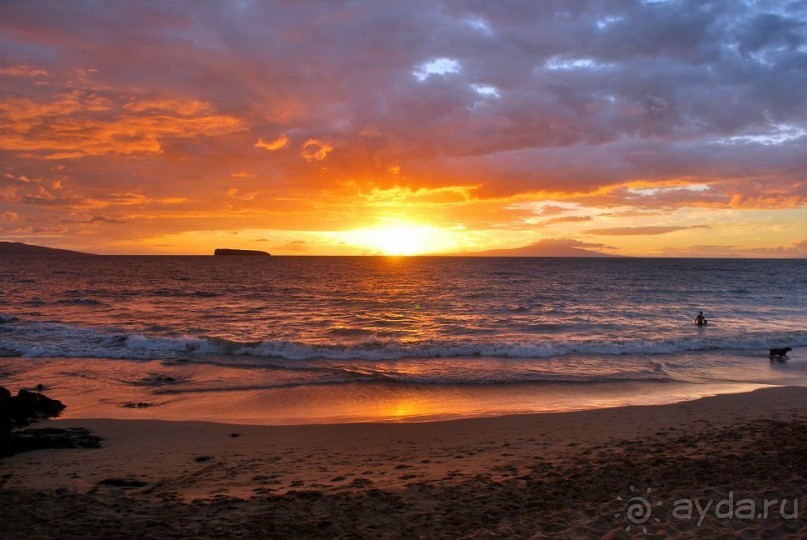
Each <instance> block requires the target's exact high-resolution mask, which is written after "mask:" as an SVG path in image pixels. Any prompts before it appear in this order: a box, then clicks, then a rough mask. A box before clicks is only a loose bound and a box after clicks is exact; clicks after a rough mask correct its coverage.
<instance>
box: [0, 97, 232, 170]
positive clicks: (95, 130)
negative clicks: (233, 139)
mask: <svg viewBox="0 0 807 540" xmlns="http://www.w3.org/2000/svg"><path fill="white" fill-rule="evenodd" d="M191 114H192V115H194V116H188V115H191ZM0 126H2V128H3V129H2V131H0V146H1V147H3V148H4V149H6V150H17V151H29V152H36V153H37V155H40V156H41V157H44V158H49V159H74V158H79V157H84V156H98V155H105V154H134V153H160V152H161V151H162V146H161V142H160V141H161V140H162V139H164V138H168V137H178V138H192V137H198V136H201V135H206V136H216V135H223V134H228V133H233V132H236V131H240V130H242V129H244V125H243V123H242V122H241V120H239V119H237V118H234V117H230V116H224V115H217V114H213V113H212V110H211V108H210V106H209V105H205V104H200V103H199V102H194V101H191V102H178V101H160V102H154V101H143V102H139V101H134V102H132V101H130V102H129V103H127V104H125V105H124V106H123V107H121V108H118V107H117V106H116V104H115V103H114V101H113V100H111V99H109V98H106V97H102V96H99V95H97V94H95V93H92V92H86V91H78V90H76V91H72V92H69V93H67V94H63V95H61V96H60V97H59V98H57V99H55V100H53V101H49V102H39V101H35V100H33V99H30V98H25V97H7V98H5V99H3V100H0Z"/></svg>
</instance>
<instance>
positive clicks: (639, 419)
mask: <svg viewBox="0 0 807 540" xmlns="http://www.w3.org/2000/svg"><path fill="white" fill-rule="evenodd" d="M806 410H807V388H803V387H780V388H768V389H762V390H757V391H754V392H750V393H745V394H726V395H720V396H715V397H709V398H701V399H697V400H695V401H689V402H682V403H676V404H671V405H650V406H628V407H618V408H603V409H596V410H588V411H578V412H564V413H542V414H526V415H509V416H500V417H492V418H468V419H460V420H448V421H439V422H419V423H355V424H324V425H296V426H254V425H252V426H250V425H234V424H217V423H207V422H194V421H182V422H171V421H157V420H109V419H107V420H98V419H95V420H92V419H69V420H53V421H48V422H44V423H42V424H41V426H47V425H52V426H59V427H67V426H82V427H86V428H89V429H91V430H92V431H93V432H94V433H95V434H96V435H99V436H101V437H103V438H104V439H105V441H104V442H103V445H102V448H100V449H76V450H44V451H37V452H31V453H27V454H19V455H16V456H13V457H11V458H6V459H4V460H1V461H0V478H3V480H2V484H1V485H0V504H5V505H6V507H7V508H9V519H8V522H7V525H6V527H8V530H7V534H8V536H9V537H15V535H19V534H22V532H23V531H29V530H40V531H45V532H43V533H42V537H45V538H48V537H51V536H48V533H47V531H58V534H56V532H53V533H52V534H54V536H53V537H56V536H60V537H65V538H70V537H77V538H80V537H82V536H81V534H79V533H76V534H75V536H71V533H70V531H71V530H73V529H71V527H80V526H82V524H83V525H85V526H86V525H87V523H88V522H87V520H91V519H95V520H96V521H97V520H98V519H101V518H100V517H99V516H103V519H107V520H111V521H110V523H117V524H118V525H117V526H119V527H124V529H122V530H129V531H136V532H137V534H135V533H134V532H133V533H132V535H133V536H137V535H143V534H145V532H148V531H151V530H152V529H151V528H154V530H161V529H160V527H163V526H164V525H163V523H166V524H169V525H170V526H171V527H172V529H171V530H173V531H175V533H176V534H177V535H178V537H182V538H184V537H193V536H194V535H198V537H200V538H208V537H215V536H216V534H224V533H222V531H219V532H218V533H216V534H214V533H213V532H211V531H209V530H207V529H206V527H207V526H208V525H206V523H208V520H210V519H213V518H214V517H215V519H217V520H219V521H218V522H220V523H227V524H228V525H227V526H228V527H229V529H227V532H228V534H229V533H232V535H233V536H237V534H236V533H238V534H246V533H248V532H249V531H253V533H254V531H256V530H263V529H260V528H258V529H255V528H254V527H258V524H259V523H263V525H262V526H268V525H266V523H265V521H264V520H266V519H269V518H268V517H267V516H271V523H273V525H271V527H276V528H275V529H273V530H274V532H273V533H271V534H269V533H266V534H267V535H269V536H283V535H285V536H288V535H291V536H302V537H331V536H338V535H349V536H358V537H371V536H372V537H378V536H380V537H404V536H407V534H410V535H411V534H416V535H417V534H421V535H426V536H437V537H447V536H458V535H460V536H462V535H468V536H469V537H474V536H477V535H481V536H491V535H492V536H496V535H505V536H506V535H515V536H523V535H526V536H529V535H531V534H534V533H539V532H542V533H543V534H550V535H551V534H574V535H575V536H582V537H600V536H602V535H604V534H612V533H613V534H617V533H619V531H624V528H625V526H626V524H627V523H626V522H625V520H624V517H623V518H621V519H615V518H614V514H615V513H617V512H619V511H620V509H622V510H624V505H623V503H621V502H619V501H618V500H617V497H623V499H624V498H625V497H626V496H630V495H631V491H630V490H631V487H632V486H633V487H635V488H636V489H642V490H644V489H646V488H652V489H653V490H654V493H655V494H656V495H657V496H659V497H665V498H670V497H673V496H676V497H679V496H681V495H683V496H691V497H703V496H706V495H709V494H711V495H710V496H718V495H720V496H723V495H725V494H726V493H728V491H729V490H735V491H737V492H738V493H741V494H743V495H746V494H747V496H748V497H752V498H754V497H757V498H759V497H761V496H763V495H766V494H767V495H770V496H773V495H776V496H778V498H779V499H782V498H783V497H792V496H794V495H793V494H794V493H795V494H803V493H804V488H805V487H807V486H805V481H804V478H802V476H801V475H802V474H803V470H804V469H803V468H801V469H800V467H803V466H804V465H805V463H802V462H803V461H804V460H805V459H807V457H805V456H807V455H806V454H805V452H804V446H803V445H805V444H807V416H805V413H804V411H806ZM794 444H795V445H796V446H795V447H794ZM794 468H795V469H794ZM105 481H106V483H107V484H108V483H109V481H113V482H112V483H114V482H115V481H118V482H120V481H123V482H135V483H140V484H139V485H137V486H129V487H127V486H125V485H124V486H117V487H116V486H110V485H106V484H105ZM553 493H554V495H552V494H553ZM767 495H766V496H767ZM559 498H560V499H561V500H558V499H559ZM564 500H565V501H566V503H568V505H572V506H573V507H574V508H572V509H571V510H570V508H568V507H567V505H564V504H565V503H564V504H561V505H560V506H559V503H560V502H563V501H564ZM31 501H40V503H38V504H34V505H33V506H31V504H30V503H31ZM42 501H46V504H44V505H43V504H42ZM390 504H391V505H392V507H389V505H390ZM804 504H807V501H805V503H804ZM570 511H571V512H572V513H571V514H570V513H569V512H570ZM60 512H62V514H60ZM144 512H145V513H149V512H151V513H153V515H154V517H153V518H149V519H145V518H144V517H143V515H144V514H143V513H144ZM312 512H313V514H312ZM58 515H71V516H75V515H81V516H85V517H74V518H70V523H69V524H65V523H59V522H58V519H57V517H56V516H58ZM32 516H34V517H35V518H36V519H35V520H33V522H35V523H33V524H32V519H31V518H32ZM86 516H89V517H86ZM211 516H213V517H211ZM346 516H347V517H346ZM459 516H462V518H461V519H460V517H459ZM485 516H487V517H485ZM348 518H349V519H348ZM427 518H428V519H427ZM480 519H481V520H482V521H484V520H485V519H491V520H493V521H492V522H490V523H487V522H484V523H483V522H481V521H480ZM144 520H145V521H144ZM345 520H347V521H345ZM158 522H159V523H158ZM772 523H773V525H775V526H776V527H784V529H781V530H784V531H791V528H792V527H795V526H796V525H798V527H802V526H803V523H804V522H803V521H797V522H795V523H796V525H794V522H791V521H787V520H779V521H776V522H775V523H774V522H771V521H770V520H768V521H759V522H755V523H750V524H749V523H747V522H737V523H735V522H732V527H734V526H737V527H739V526H740V525H742V526H743V527H748V526H752V527H767V528H770V527H771V526H772ZM40 524H42V527H46V525H47V527H49V528H43V529H37V527H39V526H40ZM724 525H725V524H724V523H722V522H720V521H719V520H716V519H712V520H711V522H710V523H708V524H707V526H708V527H710V528H712V532H713V533H714V532H715V531H717V532H720V531H721V530H723V529H721V527H723V526H724ZM110 526H111V525H110ZM32 527H33V529H32ZM65 527H67V529H65ZM143 527H146V528H145V529H144V528H143ZM367 527H369V528H367ZM373 527H377V528H375V529H373ZM663 527H665V528H663V530H664V531H666V534H677V533H678V532H680V531H682V530H683V531H697V530H700V527H696V524H695V523H694V522H690V521H687V522H683V521H680V520H675V519H672V518H670V517H669V516H667V520H666V521H665V524H664V525H663ZM714 527H716V529H715V528H714ZM76 530H79V529H76ZM110 530H111V531H113V532H114V531H115V530H116V529H110ZM119 530H120V529H118V531H119ZM202 530H207V532H204V533H202V532H200V531H202ZM508 530H512V532H511V533H507V532H506V531H508ZM760 530H762V529H760ZM764 530H768V529H764ZM777 530H779V529H777ZM239 531H240V532H239ZM245 531H246V532H245ZM497 531H498V532H497ZM503 531H504V532H503ZM2 532H3V531H2V525H0V533H2ZM800 532H801V533H803V532H804V531H800ZM528 533H529V534H528ZM118 534H120V533H118ZM794 534H795V533H794ZM225 535H226V534H225ZM113 536H114V534H113ZM0 537H3V535H2V534H0Z"/></svg>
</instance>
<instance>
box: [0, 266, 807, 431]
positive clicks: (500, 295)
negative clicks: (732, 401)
mask: <svg viewBox="0 0 807 540" xmlns="http://www.w3.org/2000/svg"><path fill="white" fill-rule="evenodd" d="M806 306H807V261H805V260H703V259H551V258H550V259H530V258H448V257H446V258H441V257H271V258H249V257H232V258H230V257H225V258H220V257H117V256H110V257H92V258H71V257H55V258H52V257H9V258H5V259H3V260H0V357H2V362H0V376H5V378H7V379H9V380H11V381H14V382H20V383H22V382H24V381H26V380H31V377H32V376H33V374H34V373H36V375H37V376H40V377H45V378H48V377H50V378H51V379H53V380H56V379H57V378H58V377H61V378H59V379H58V380H59V381H60V383H59V384H60V385H62V386H64V385H66V384H68V383H67V382H65V381H67V380H69V379H70V378H71V377H72V378H73V379H75V380H86V379H88V378H94V379H96V380H103V381H102V382H105V383H106V384H107V388H109V387H110V385H111V386H112V387H115V388H117V391H118V393H125V392H123V390H122V389H125V388H130V389H131V388H134V389H137V390H138V391H140V392H146V393H145V394H142V393H141V394H139V395H140V397H141V398H142V399H152V400H155V399H157V396H173V397H172V399H177V396H183V395H191V394H200V393H204V392H233V391H249V392H253V393H254V392H258V393H260V392H261V391H264V392H270V391H275V393H276V391H277V390H279V389H294V391H293V392H292V391H289V392H286V394H285V395H286V396H290V395H292V394H296V395H299V394H300V392H302V391H303V389H306V388H315V387H317V388H320V389H322V388H329V389H330V390H329V391H331V390H333V389H334V388H339V390H338V392H341V394H342V395H345V394H349V395H356V394H357V392H358V393H359V394H360V393H362V392H367V391H368V389H370V388H375V389H378V388H380V387H386V388H389V387H394V388H397V390H396V391H397V392H409V391H410V390H411V388H415V387H417V388H423V387H431V388H433V389H434V388H444V389H449V388H450V389H452V390H451V391H461V392H462V393H463V396H464V397H463V399H470V400H471V401H473V396H474V395H475V394H474V393H476V394H478V395H482V394H484V393H485V392H486V390H484V389H483V388H484V387H486V386H496V387H497V388H500V387H501V386H502V385H504V386H505V387H509V388H510V389H511V393H512V392H516V393H518V392H517V391H516V390H512V389H514V388H516V387H518V388H521V387H523V386H524V385H528V386H530V388H531V395H540V396H542V398H541V399H542V401H541V400H539V401H541V403H543V405H542V407H543V408H547V403H548V402H547V396H549V395H551V396H554V397H552V398H551V400H554V401H555V402H563V403H564V404H566V408H574V400H575V399H578V398H568V396H585V395H586V392H587V390H586V388H591V389H593V388H594V386H593V385H597V384H599V385H603V384H607V385H608V389H609V390H608V392H609V395H612V394H616V395H618V394H619V393H620V390H619V388H620V385H623V387H624V389H626V392H625V395H627V394H628V393H629V392H627V389H629V388H634V389H635V387H636V383H654V384H655V386H654V387H653V388H656V390H654V391H653V392H656V393H658V392H663V390H658V388H660V387H663V384H662V383H680V384H687V385H707V384H712V385H714V384H718V383H720V384H727V385H731V384H759V385H767V384H805V380H807V358H803V357H802V356H801V352H800V351H799V349H798V348H799V347H804V346H807V307H806ZM701 310H703V311H704V314H705V316H706V318H707V319H708V320H709V321H710V322H709V324H708V325H707V326H706V327H703V328H699V327H697V326H695V325H694V324H693V322H694V317H695V315H696V314H697V313H698V311H701ZM784 346H790V347H793V348H794V349H795V350H794V352H793V353H791V360H790V361H789V362H785V363H778V362H777V363H771V362H769V361H768V360H767V349H769V348H771V347H784ZM89 359H92V361H90V360H89ZM48 369H50V371H48ZM37 370H39V371H37ZM42 370H45V371H44V372H43V371H42ZM166 373H170V374H169V375H166ZM90 374H94V375H90ZM57 376H58V377H57ZM558 383H562V384H566V385H567V386H564V387H562V388H565V389H566V394H564V393H563V391H561V390H559V389H558V388H559V387H558V386H557V384H558ZM99 384H100V383H99ZM552 384H555V385H556V386H550V385H552ZM385 385H386V386H385ZM541 385H543V386H541ZM568 385H575V386H574V388H573V389H572V387H571V386H568ZM586 385H592V386H589V387H587V386H586ZM458 388H459V389H460V390H457V389H458ZM598 388H599V389H602V388H604V387H603V386H599V387H598ZM144 389H146V390H144ZM550 389H551V390H550ZM96 390H97V388H96ZM376 391H377V390H376ZM446 391H448V390H446ZM88 392H89V390H88ZM646 392H648V390H646V389H645V390H642V393H646ZM653 392H650V393H653ZM500 394H501V392H500ZM105 395H106V394H105ZM133 395H134V397H135V398H137V394H133ZM687 395H689V394H687ZM469 396H470V397H469ZM564 396H565V397H564ZM104 399H106V400H108V401H109V400H112V401H114V399H113V398H111V397H109V396H106V397H105V398H104ZM435 399H437V400H438V401H439V395H438V398H435ZM580 399H582V398H580ZM551 400H550V401H551ZM158 401H159V400H158ZM287 401H288V400H286V401H284V402H286V406H288V402H287ZM529 403H530V402H529V399H527V400H526V401H525V400H520V401H519V406H518V410H519V411H521V410H532V408H534V407H532V408H531V406H530V405H529ZM609 403H611V401H609ZM114 405H115V406H118V405H121V404H120V403H116V404H114ZM432 406H433V407H436V406H437V405H434V404H433V405H432ZM538 408H539V409H540V408H541V407H538ZM511 409H512V408H507V407H505V408H504V409H502V410H506V411H510V410H511ZM443 412H445V411H443ZM300 414H301V415H302V416H304V413H300ZM348 416H349V415H348ZM426 416H428V414H427V415H426Z"/></svg>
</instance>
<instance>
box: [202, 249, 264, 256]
mask: <svg viewBox="0 0 807 540" xmlns="http://www.w3.org/2000/svg"><path fill="white" fill-rule="evenodd" d="M213 255H258V256H263V257H268V256H270V255H271V253H267V252H265V251H258V250H256V249H228V248H219V249H217V250H216V251H214V252H213Z"/></svg>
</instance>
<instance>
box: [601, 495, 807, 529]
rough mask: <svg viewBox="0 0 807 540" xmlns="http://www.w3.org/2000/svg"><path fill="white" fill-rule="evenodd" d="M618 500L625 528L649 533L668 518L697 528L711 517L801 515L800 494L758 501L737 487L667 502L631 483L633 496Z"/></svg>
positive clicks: (741, 517) (722, 518) (749, 518)
mask: <svg viewBox="0 0 807 540" xmlns="http://www.w3.org/2000/svg"><path fill="white" fill-rule="evenodd" d="M617 500H618V501H620V502H622V503H623V505H624V511H623V512H619V513H617V514H615V517H620V516H624V517H625V519H626V521H627V523H628V524H627V526H626V527H625V530H627V531H630V530H631V527H634V528H640V529H642V530H643V531H644V532H647V529H648V527H650V526H652V525H653V524H655V523H659V522H661V521H662V518H665V517H668V518H670V519H673V520H681V521H693V522H694V523H695V525H696V526H697V527H701V526H703V524H704V522H706V521H707V520H710V519H717V520H727V519H741V520H754V519H783V520H794V519H798V517H799V499H798V497H789V498H788V497H783V498H781V499H778V498H776V499H774V498H766V499H761V500H755V499H751V498H740V497H738V496H736V495H735V493H734V490H731V491H729V492H728V495H727V496H725V497H712V498H708V499H699V498H690V499H686V498H682V499H676V500H674V501H672V503H667V504H665V502H664V501H661V500H654V498H653V497H652V490H651V489H648V490H647V491H646V492H645V493H643V494H639V493H637V491H636V489H635V488H634V487H633V486H631V496H630V497H628V498H627V499H625V498H623V497H617Z"/></svg>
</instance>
